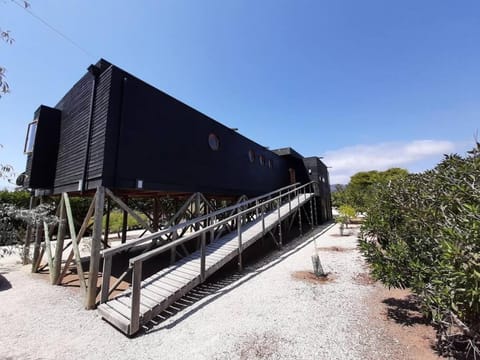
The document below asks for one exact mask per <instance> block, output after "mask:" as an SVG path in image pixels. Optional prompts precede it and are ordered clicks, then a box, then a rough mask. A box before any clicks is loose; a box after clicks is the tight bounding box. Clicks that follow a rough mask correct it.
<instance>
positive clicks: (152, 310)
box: [98, 187, 314, 335]
mask: <svg viewBox="0 0 480 360" xmlns="http://www.w3.org/2000/svg"><path fill="white" fill-rule="evenodd" d="M301 190H302V188H301V187H295V188H294V189H293V190H291V191H286V192H285V193H284V194H281V195H279V197H278V196H277V197H274V198H273V199H271V198H270V199H268V198H266V199H265V201H263V202H259V201H258V200H257V201H255V202H253V204H254V205H253V206H251V207H249V208H248V209H246V210H244V208H245V205H243V206H242V204H239V205H237V207H236V208H237V213H236V214H234V215H232V216H230V217H227V218H226V219H223V220H221V221H215V222H214V223H213V224H211V225H210V226H207V227H205V228H203V229H199V230H198V231H197V232H195V233H191V234H188V236H185V237H183V238H180V239H177V240H174V241H172V242H171V243H169V244H166V245H164V246H161V247H159V248H156V249H153V250H150V251H149V252H146V253H144V254H141V255H138V256H136V257H134V258H132V259H130V267H131V269H132V271H133V273H132V286H131V287H130V288H129V289H127V290H125V291H124V292H123V293H121V294H120V295H118V296H116V297H115V298H113V299H111V300H108V294H109V289H108V285H107V286H106V287H107V288H106V289H103V287H102V291H103V293H102V301H101V304H100V305H99V306H98V311H99V313H100V314H101V316H102V317H103V318H104V319H105V320H106V321H108V322H109V323H111V324H112V325H114V326H115V327H117V328H118V329H120V330H121V331H122V332H124V333H125V334H127V335H133V334H135V333H136V332H137V331H138V330H139V329H140V327H141V326H142V325H143V324H146V323H147V322H148V321H150V320H151V319H152V318H154V317H155V316H156V315H158V314H160V313H161V312H162V311H164V310H165V309H166V308H167V307H168V306H170V305H171V304H173V303H174V302H175V301H177V300H178V299H180V298H181V297H182V296H184V295H185V294H187V293H188V292H189V291H190V290H192V289H193V288H195V287H196V286H197V285H199V284H201V283H202V282H204V281H205V279H206V278H208V277H209V276H210V275H212V274H213V273H214V272H216V271H217V270H218V269H220V268H221V267H222V266H224V265H225V264H226V263H228V262H229V261H230V260H232V259H234V258H235V257H238V258H239V264H240V265H241V255H242V251H243V250H244V249H245V248H247V247H248V246H250V245H252V244H253V243H255V242H256V241H257V240H258V239H260V238H262V237H263V236H265V235H266V234H267V233H269V232H271V231H272V230H274V229H275V228H276V227H278V226H279V224H280V223H281V222H282V221H284V220H285V219H287V218H288V217H289V216H291V215H292V214H295V213H299V212H298V211H297V210H299V209H300V208H301V207H302V206H304V205H305V204H306V203H308V202H309V201H310V202H311V203H312V200H313V199H314V195H313V192H307V191H305V190H306V188H304V191H303V193H302V192H301ZM287 195H288V201H284V202H283V203H282V201H281V200H282V199H286V196H287ZM275 201H277V202H276V204H278V205H277V206H276V208H273V209H272V207H271V206H270V207H268V206H267V205H268V204H269V203H275ZM247 202H250V203H252V201H251V200H250V201H247ZM267 208H268V209H267ZM259 209H261V212H259ZM312 209H313V206H311V211H312V215H313V210H312ZM248 212H250V214H251V213H252V212H253V213H255V215H254V216H253V217H252V218H251V219H250V221H249V222H247V221H242V215H245V214H247V213H248ZM232 219H233V220H235V219H236V220H237V221H236V229H235V230H233V231H230V232H228V233H226V234H224V235H222V236H221V237H219V238H217V239H216V240H213V241H211V242H210V243H209V244H206V241H205V238H206V237H205V235H206V234H207V233H209V232H210V233H211V234H213V231H214V230H215V229H218V228H219V227H220V226H222V225H223V224H225V223H227V222H228V221H231V220H232ZM312 221H313V216H312ZM164 231H165V230H164ZM279 235H280V237H281V229H280V234H279ZM199 236H200V237H201V248H200V250H198V251H196V252H194V253H192V254H190V255H189V256H187V257H184V258H182V259H181V260H179V261H177V262H176V263H175V264H173V265H171V266H169V267H167V268H164V269H162V270H160V271H159V272H157V273H155V274H154V275H152V276H150V277H148V278H146V279H143V280H142V275H141V274H142V263H143V262H144V261H146V260H147V259H149V258H152V257H154V256H157V255H159V254H160V253H163V252H166V251H168V250H171V249H174V248H175V247H176V246H178V245H179V244H182V243H184V242H185V241H188V240H189V239H192V238H194V237H197V238H198V237H199ZM150 237H151V236H150ZM214 238H215V237H212V239H214ZM138 240H141V239H138ZM114 250H115V248H114V249H111V250H110V251H111V252H112V254H113V253H114V252H115V251H114ZM104 253H105V254H106V256H105V254H104V256H105V261H104V276H108V277H109V266H111V255H110V256H109V253H108V250H106V251H105V252H104ZM106 283H107V282H106V281H104V285H105V284H106Z"/></svg>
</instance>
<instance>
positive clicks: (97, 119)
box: [87, 67, 112, 187]
mask: <svg viewBox="0 0 480 360" xmlns="http://www.w3.org/2000/svg"><path fill="white" fill-rule="evenodd" d="M111 75H112V68H111V67H110V68H108V69H107V70H105V71H104V72H103V73H102V74H101V75H100V76H99V77H98V79H97V84H96V87H97V90H96V94H95V102H94V107H93V120H92V127H91V136H90V148H89V154H88V167H87V180H88V181H92V180H96V179H100V178H101V177H102V174H103V162H104V151H105V135H106V129H107V120H108V114H109V111H108V109H109V103H110V86H111V80H112V79H111V77H112V76H111ZM87 187H90V186H87Z"/></svg>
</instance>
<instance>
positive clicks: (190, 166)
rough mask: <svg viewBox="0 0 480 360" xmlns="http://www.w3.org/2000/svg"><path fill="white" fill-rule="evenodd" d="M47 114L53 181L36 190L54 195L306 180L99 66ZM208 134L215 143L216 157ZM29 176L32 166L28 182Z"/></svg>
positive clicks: (286, 160)
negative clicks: (54, 127)
mask: <svg viewBox="0 0 480 360" xmlns="http://www.w3.org/2000/svg"><path fill="white" fill-rule="evenodd" d="M55 108H56V109H58V111H59V112H61V121H60V128H59V130H58V134H59V139H57V144H58V155H57V156H52V155H51V154H50V155H49V160H50V162H51V164H53V165H51V166H53V167H54V168H55V176H54V179H51V182H50V183H49V184H47V183H45V182H44V183H42V186H38V187H41V188H47V189H51V190H52V191H53V192H54V193H60V192H62V191H78V190H79V189H81V190H89V189H94V188H95V187H96V186H98V185H104V186H107V187H109V188H112V189H119V190H127V191H138V192H141V191H162V192H176V193H178V192H181V193H191V192H197V191H199V192H203V193H207V194H211V195H222V196H238V195H242V194H246V195H249V196H253V195H259V194H262V193H266V192H269V191H272V190H274V189H277V188H279V187H282V186H285V185H288V184H290V182H291V172H292V170H291V169H293V170H294V171H295V177H296V181H300V182H303V183H305V182H307V181H309V179H310V176H309V174H308V172H307V169H306V165H305V163H304V159H303V157H302V156H301V155H299V154H298V153H296V152H294V151H293V150H292V149H290V151H287V152H286V153H285V152H283V153H282V151H280V152H279V153H275V152H272V151H269V150H268V149H266V148H265V147H263V146H261V145H259V144H257V143H255V142H253V141H251V140H249V139H248V138H246V137H244V136H242V135H240V134H239V133H237V132H236V131H234V130H232V129H230V128H228V127H226V126H224V125H222V124H221V123H219V122H217V121H215V120H213V119H211V118H209V117H208V116H206V115H204V114H202V113H200V112H199V111H197V110H195V109H193V108H191V107H189V106H187V105H185V104H184V103H182V102H180V101H178V100H176V99H174V98H173V97H171V96H169V95H167V94H165V93H164V92H162V91H159V90H157V89H155V88H154V87H152V86H150V85H148V84H146V83H145V82H143V81H141V80H139V79H138V78H136V77H134V76H132V75H130V74H129V73H127V72H125V71H123V70H121V69H119V68H118V67H115V66H113V65H111V64H110V63H108V62H106V61H104V60H101V61H99V62H98V63H97V64H96V66H95V67H90V68H89V72H88V73H87V74H85V75H84V76H83V77H82V78H81V79H80V80H79V81H78V82H77V83H76V84H75V85H74V86H73V88H72V89H71V90H70V91H69V92H68V93H67V94H66V95H65V96H64V97H63V99H62V100H61V101H60V102H59V103H58V104H57V106H56V107H55ZM210 134H214V135H215V136H216V137H218V139H219V143H220V145H219V149H218V150H216V151H215V150H212V149H211V147H210V146H209V142H208V138H209V135H210ZM39 136H40V134H38V136H37V137H39ZM43 136H45V135H42V137H43ZM282 150H284V149H282ZM34 153H35V155H36V154H37V153H39V154H40V153H42V151H41V149H40V148H35V149H34ZM43 155H44V154H42V156H43ZM252 155H253V156H252ZM260 158H263V162H262V161H261V159H260ZM35 159H36V157H35V156H34V157H33V160H32V161H33V163H34V162H35ZM252 160H253V161H252ZM319 164H320V165H319ZM322 165H323V164H322V163H321V162H320V163H315V164H313V163H312V166H315V167H317V168H318V167H319V166H320V167H321V166H322ZM323 166H324V165H323ZM28 170H29V169H27V172H28ZM36 171H38V170H36V168H35V167H33V166H32V169H31V175H32V176H34V175H35V172H36ZM315 171H317V170H315ZM319 171H320V170H319ZM325 171H326V168H325ZM327 179H328V177H327ZM139 180H140V181H141V182H142V183H143V186H142V187H141V189H140V188H138V187H137V185H138V181H139ZM34 185H35V184H34V183H31V187H33V188H36V187H37V186H34Z"/></svg>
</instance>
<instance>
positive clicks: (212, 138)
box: [208, 134, 273, 169]
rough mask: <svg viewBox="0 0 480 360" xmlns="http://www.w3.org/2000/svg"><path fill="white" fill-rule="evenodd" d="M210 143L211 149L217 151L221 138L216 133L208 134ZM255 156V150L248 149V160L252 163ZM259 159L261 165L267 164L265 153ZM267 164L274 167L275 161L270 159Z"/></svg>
mask: <svg viewBox="0 0 480 360" xmlns="http://www.w3.org/2000/svg"><path fill="white" fill-rule="evenodd" d="M208 145H209V146H210V149H212V150H213V151H217V150H218V149H219V148H220V140H219V139H218V136H217V135H215V134H210V135H208ZM255 157H256V156H255V152H254V151H253V150H248V160H250V162H251V163H253V162H255ZM258 161H259V162H260V165H262V166H265V157H264V156H263V155H259V156H258ZM267 165H268V167H269V168H270V169H271V168H273V161H272V160H271V159H269V160H268V161H267Z"/></svg>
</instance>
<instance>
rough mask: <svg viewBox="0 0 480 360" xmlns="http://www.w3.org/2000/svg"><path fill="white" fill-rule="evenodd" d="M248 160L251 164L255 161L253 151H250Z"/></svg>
mask: <svg viewBox="0 0 480 360" xmlns="http://www.w3.org/2000/svg"><path fill="white" fill-rule="evenodd" d="M248 160H250V162H251V163H253V162H254V161H255V153H254V152H253V150H248Z"/></svg>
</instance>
